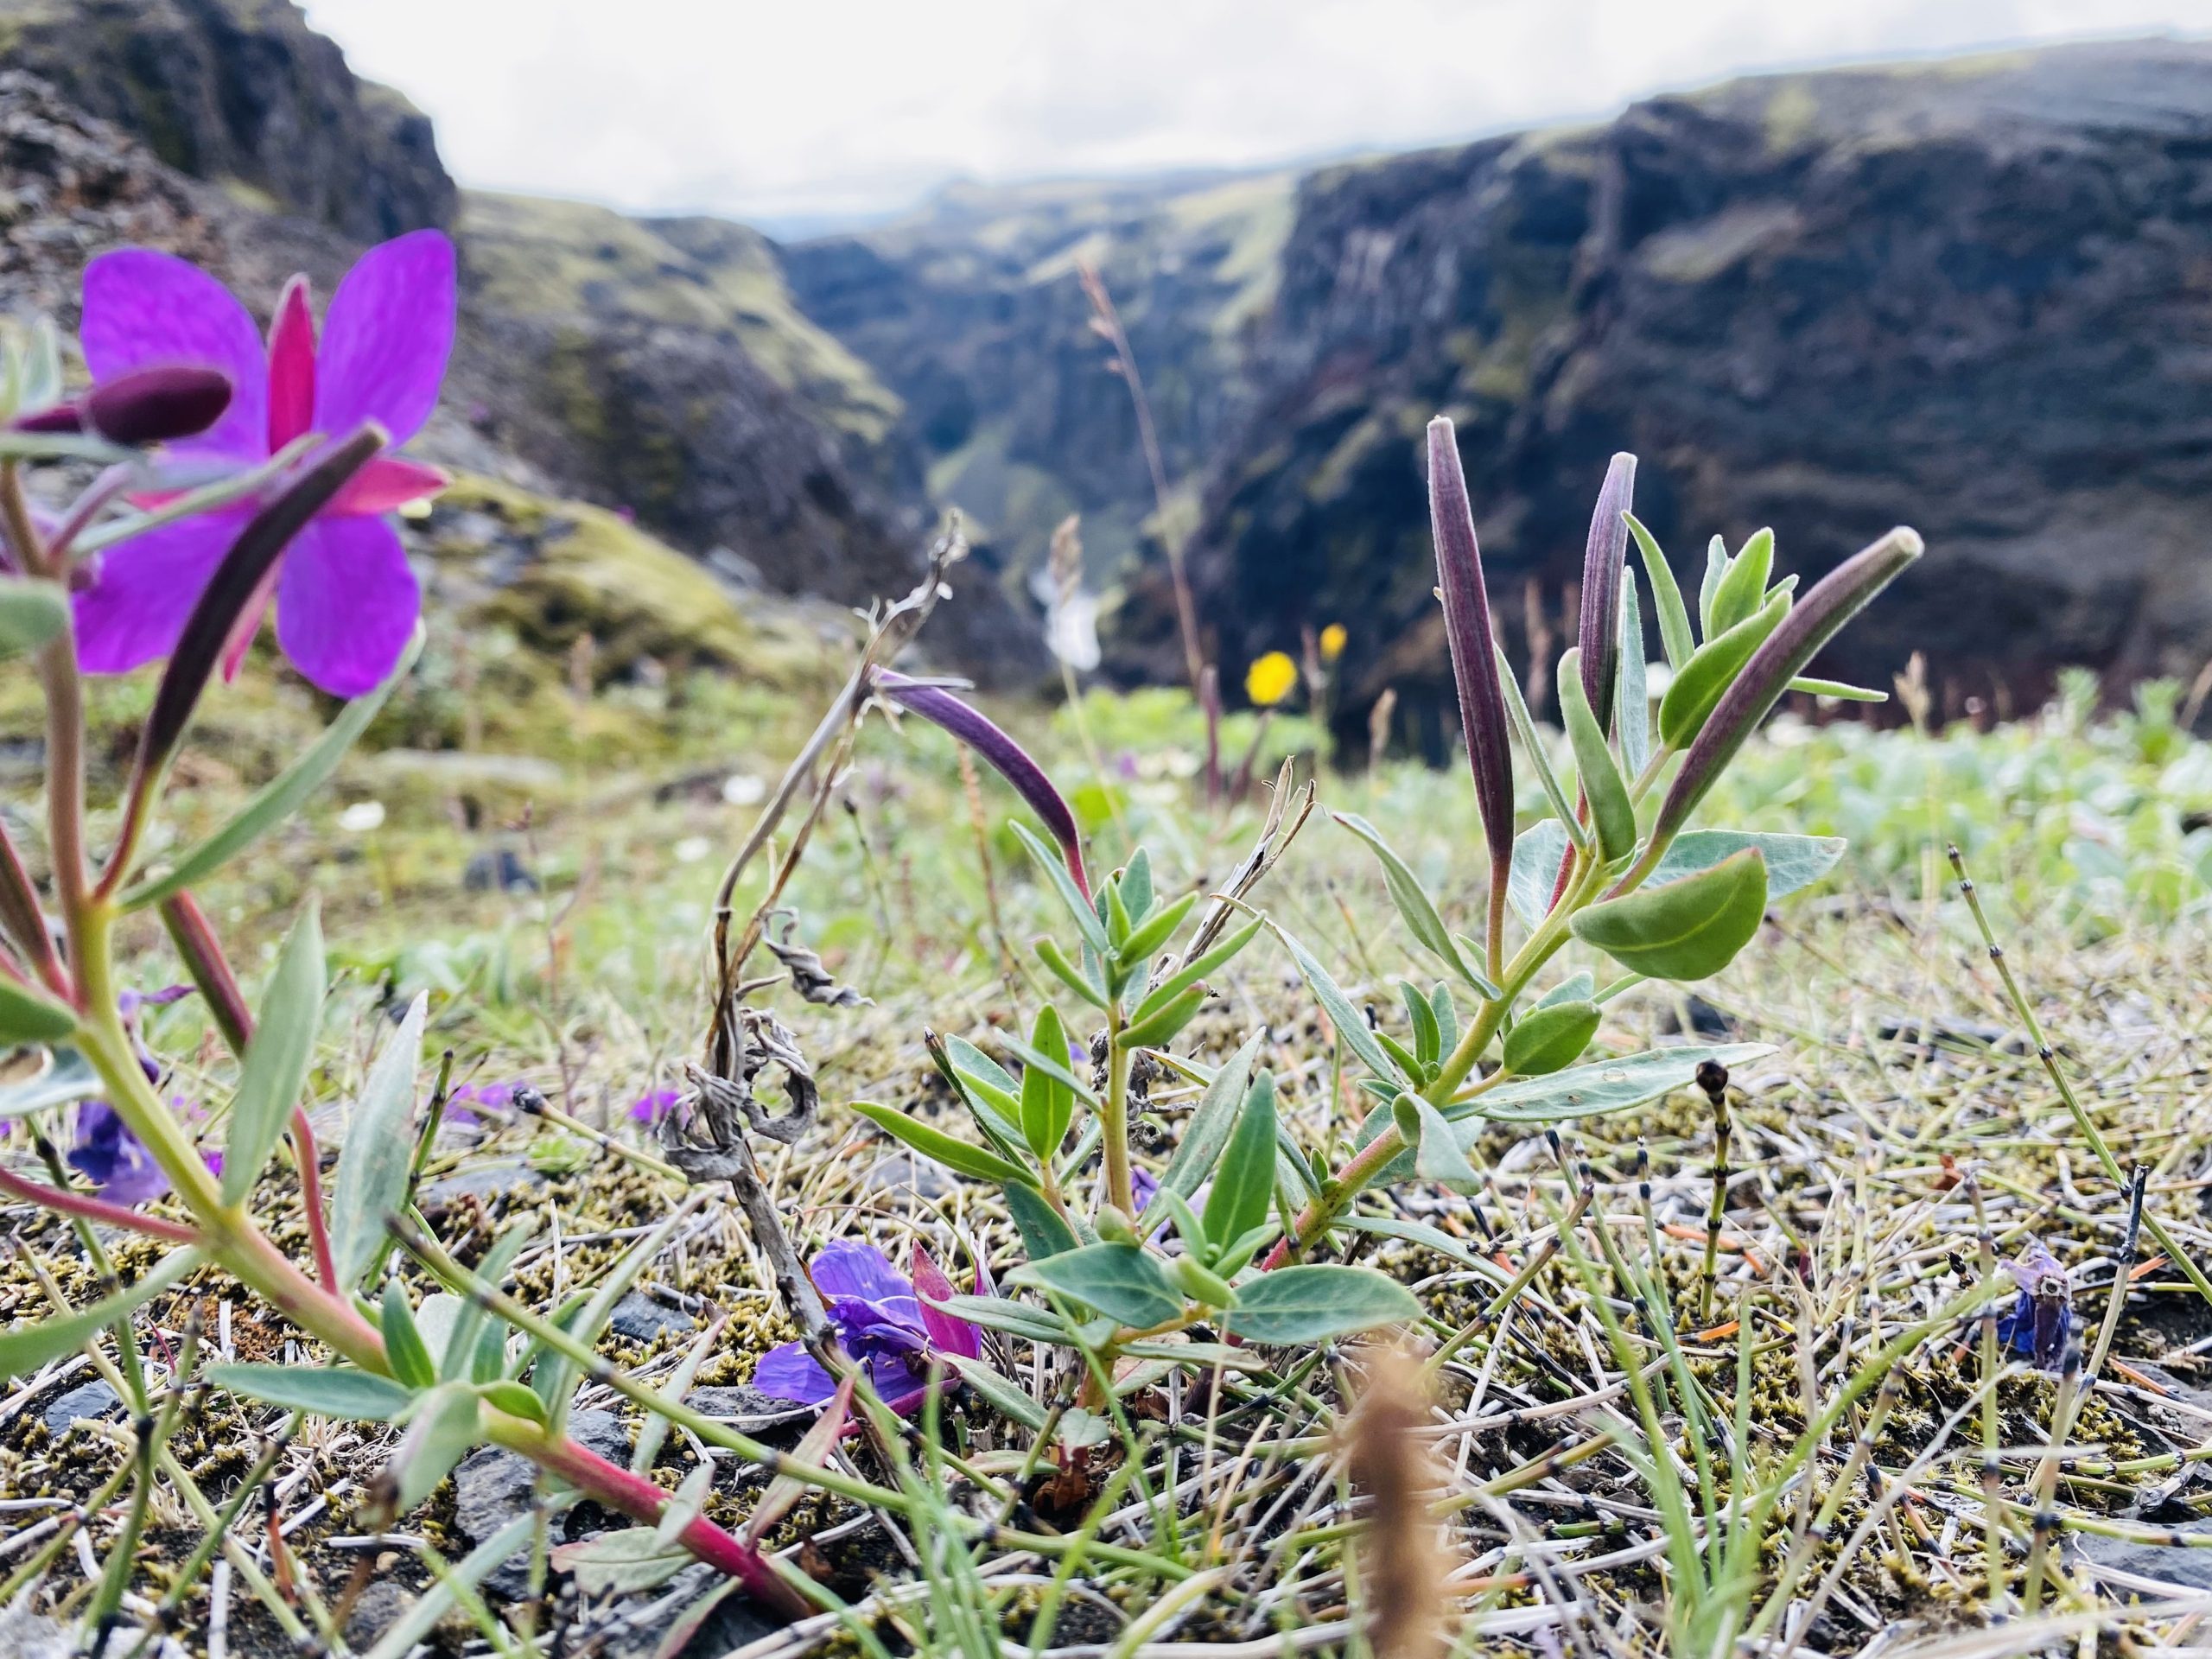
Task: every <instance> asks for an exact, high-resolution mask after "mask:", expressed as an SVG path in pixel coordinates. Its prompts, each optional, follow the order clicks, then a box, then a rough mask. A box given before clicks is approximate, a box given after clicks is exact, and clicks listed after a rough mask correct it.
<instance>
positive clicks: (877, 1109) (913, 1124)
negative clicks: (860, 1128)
mask: <svg viewBox="0 0 2212 1659" xmlns="http://www.w3.org/2000/svg"><path fill="white" fill-rule="evenodd" d="M853 1109H854V1110H855V1111H856V1112H858V1113H859V1114H860V1115H861V1116H862V1117H864V1118H866V1119H868V1122H871V1123H873V1124H874V1125H875V1126H876V1128H880V1129H881V1130H882V1131H883V1132H884V1133H885V1134H886V1135H889V1136H891V1138H892V1139H893V1140H894V1141H903V1142H905V1143H906V1145H907V1146H910V1147H912V1148H913V1149H914V1150H915V1151H916V1152H918V1153H920V1154H922V1156H924V1157H925V1158H928V1159H931V1160H934V1161H936V1162H938V1163H940V1164H943V1165H944V1166H945V1167H946V1168H947V1169H949V1170H951V1171H952V1172H954V1173H956V1174H960V1175H966V1176H969V1177H970V1178H972V1179H976V1180H979V1181H1000V1182H1004V1183H1007V1184H1010V1185H1011V1184H1019V1185H1024V1186H1034V1185H1037V1176H1036V1173H1035V1172H1033V1171H1032V1170H1027V1169H1024V1168H1023V1167H1022V1166H1020V1165H1019V1164H1017V1163H1014V1162H1013V1161H1012V1160H1008V1159H1005V1158H1001V1157H1000V1156H999V1155H998V1154H996V1153H995V1152H986V1151H985V1150H984V1149H983V1148H982V1147H978V1146H975V1145H972V1144H970V1143H969V1142H968V1141H961V1140H957V1139H955V1138H954V1137H953V1136H951V1135H947V1134H946V1133H945V1132H944V1130H943V1129H939V1128H931V1126H930V1125H929V1124H927V1123H924V1122H919V1121H918V1120H916V1119H914V1118H912V1117H909V1116H906V1114H905V1113H904V1112H899V1111H894V1110H893V1109H891V1108H890V1107H888V1106H879V1105H877V1104H876V1103H874V1101H871V1100H856V1101H855V1102H854V1103H853Z"/></svg>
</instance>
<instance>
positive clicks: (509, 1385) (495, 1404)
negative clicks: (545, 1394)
mask: <svg viewBox="0 0 2212 1659" xmlns="http://www.w3.org/2000/svg"><path fill="white" fill-rule="evenodd" d="M476 1393H477V1395H478V1397H479V1398H480V1399H481V1400H482V1401H483V1402H484V1403H485V1404H486V1405H487V1406H490V1407H492V1408H493V1409H494V1410H498V1411H504V1412H505V1413H506V1414H507V1415H508V1416H510V1417H523V1418H527V1419H528V1420H529V1421H531V1422H533V1423H543V1421H545V1402H543V1400H540V1399H539V1398H538V1397H537V1395H536V1394H534V1393H533V1392H531V1389H530V1388H529V1386H528V1385H527V1384H525V1383H517V1382H513V1381H512V1380H511V1379H509V1378H506V1377H504V1376H502V1377H495V1378H493V1380H492V1381H491V1382H488V1383H478V1384H477V1385H476Z"/></svg>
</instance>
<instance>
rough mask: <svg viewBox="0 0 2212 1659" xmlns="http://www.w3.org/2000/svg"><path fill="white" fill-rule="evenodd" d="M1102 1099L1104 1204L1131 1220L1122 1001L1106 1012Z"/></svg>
mask: <svg viewBox="0 0 2212 1659" xmlns="http://www.w3.org/2000/svg"><path fill="white" fill-rule="evenodd" d="M1106 1020H1107V1027H1106V1097H1105V1098H1104V1099H1103V1101H1101V1102H1100V1103H1099V1108H1098V1138H1099V1140H1100V1141H1101V1142H1102V1143H1103V1146H1104V1147H1105V1153H1106V1201H1107V1202H1108V1203H1109V1204H1111V1205H1114V1206H1115V1207H1116V1208H1117V1209H1119V1210H1120V1211H1121V1212H1122V1214H1123V1215H1125V1216H1128V1217H1130V1218H1131V1219H1133V1220H1134V1219H1135V1216H1136V1213H1137V1199H1136V1185H1135V1176H1134V1175H1132V1174H1131V1173H1130V1170H1129V1051H1128V1048H1126V1047H1125V1046H1123V1045H1122V1030H1123V1028H1124V1027H1125V1026H1126V1025H1127V1024H1128V1020H1127V1019H1126V1017H1125V1016H1124V1015H1123V1014H1122V999H1121V998H1119V997H1118V996H1117V997H1116V998H1115V999H1114V1006H1113V1007H1110V1008H1109V1009H1108V1010H1107V1011H1106Z"/></svg>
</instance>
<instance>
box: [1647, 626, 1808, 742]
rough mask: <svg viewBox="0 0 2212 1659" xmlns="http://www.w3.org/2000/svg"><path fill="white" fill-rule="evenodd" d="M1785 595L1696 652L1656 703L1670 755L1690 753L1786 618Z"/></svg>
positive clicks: (1663, 737)
mask: <svg viewBox="0 0 2212 1659" xmlns="http://www.w3.org/2000/svg"><path fill="white" fill-rule="evenodd" d="M1789 602H1790V601H1789V594H1776V595H1775V596H1774V597H1773V598H1772V599H1770V600H1769V601H1767V602H1766V604H1765V605H1764V607H1761V608H1760V609H1759V610H1758V612H1757V613H1754V614H1753V615H1751V616H1748V617H1746V618H1745V619H1744V620H1742V621H1741V622H1738V624H1736V626H1734V627H1732V628H1731V629H1729V630H1728V632H1726V633H1723V634H1719V635H1717V636H1716V637H1714V638H1713V639H1707V641H1706V642H1705V643H1704V644H1703V645H1700V646H1699V647H1698V648H1697V654H1696V655H1695V656H1694V657H1692V658H1690V660H1689V663H1688V665H1687V666H1686V667H1684V669H1683V670H1682V671H1681V673H1679V674H1677V675H1675V677H1674V679H1673V680H1672V681H1671V682H1669V684H1668V687H1667V695H1666V696H1663V697H1662V698H1660V699H1659V736H1660V739H1661V741H1663V742H1664V743H1665V744H1666V745H1667V747H1669V748H1670V749H1681V748H1687V747H1689V745H1690V743H1691V741H1693V740H1694V739H1695V737H1696V736H1697V734H1698V733H1699V732H1700V730H1702V729H1703V728H1704V726H1705V722H1706V721H1707V719H1708V718H1709V717H1710V716H1711V715H1712V713H1713V709H1716V708H1717V707H1719V702H1720V699H1721V698H1722V697H1724V696H1726V695H1727V692H1728V688H1729V687H1730V686H1731V685H1732V684H1734V683H1735V681H1736V677H1737V676H1738V674H1740V673H1742V672H1743V670H1744V664H1746V663H1748V662H1750V661H1751V653H1752V652H1755V651H1757V650H1758V648H1759V646H1760V645H1761V644H1762V643H1764V641H1765V639H1767V638H1768V636H1769V635H1770V634H1772V633H1773V632H1774V631H1775V630H1776V629H1777V628H1778V627H1780V626H1782V620H1783V618H1784V617H1785V616H1787V615H1788V614H1789Z"/></svg>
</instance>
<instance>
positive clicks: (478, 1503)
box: [453, 1411, 630, 1598]
mask: <svg viewBox="0 0 2212 1659" xmlns="http://www.w3.org/2000/svg"><path fill="white" fill-rule="evenodd" d="M569 1439H570V1440H575V1442H576V1443H577V1444H578V1445H579V1446H583V1447H584V1448H585V1449H586V1450H587V1451H590V1452H597V1453H598V1454H599V1455H600V1456H601V1457H602V1458H605V1459H607V1461H608V1462H609V1463H614V1464H625V1465H626V1464H627V1462H628V1459H629V1456H630V1436H629V1433H628V1431H627V1430H626V1429H625V1428H624V1427H623V1425H622V1420H621V1419H620V1417H618V1416H616V1415H615V1414H613V1412H611V1411H572V1412H570V1413H569ZM536 1486H537V1465H536V1464H534V1463H532V1462H531V1461H530V1459H527V1458H525V1457H524V1456H523V1455H522V1454H521V1453H520V1452H509V1451H506V1450H505V1449H504V1448H502V1447H498V1446H486V1447H485V1448H484V1449H483V1450H482V1451H480V1452H471V1453H470V1454H469V1455H468V1456H467V1457H466V1458H464V1459H461V1466H460V1467H459V1468H457V1469H455V1470H454V1471H453V1503H454V1525H455V1526H457V1527H458V1528H460V1529H461V1532H462V1533H463V1534H464V1535H467V1538H468V1539H469V1541H471V1542H472V1543H478V1544H480V1543H482V1542H483V1541H485V1540H486V1539H487V1538H489V1537H491V1536H492V1535H493V1534H494V1533H496V1532H498V1531H499V1529H500V1528H502V1527H504V1526H505V1525H506V1524H507V1523H508V1522H511V1521H513V1520H515V1519H517V1518H518V1517H519V1516H524V1515H526V1514H528V1513H529V1511H530V1501H531V1492H532V1491H534V1490H535V1489H536ZM529 1570H530V1552H529V1550H528V1549H521V1550H518V1551H516V1553H515V1554H513V1555H512V1556H510V1557H509V1558H508V1559H507V1560H505V1561H502V1562H501V1563H500V1564H499V1566H498V1567H495V1568H493V1571H492V1573H491V1574H490V1576H488V1577H487V1578H486V1580H485V1581H484V1582H485V1585H486V1587H487V1588H488V1589H490V1590H491V1591H492V1592H493V1594H495V1595H499V1596H504V1597H510V1598H512V1597H514V1596H518V1595H520V1594H522V1593H523V1592H524V1590H525V1589H526V1587H527V1586H528V1584H529Z"/></svg>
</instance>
